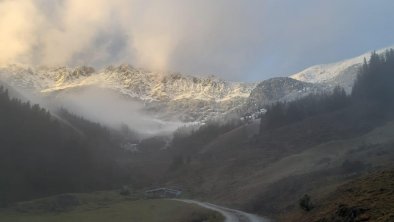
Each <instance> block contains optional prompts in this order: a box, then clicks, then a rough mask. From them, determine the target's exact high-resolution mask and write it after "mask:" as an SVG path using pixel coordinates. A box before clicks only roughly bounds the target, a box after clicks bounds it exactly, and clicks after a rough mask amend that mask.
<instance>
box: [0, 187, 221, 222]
mask: <svg viewBox="0 0 394 222" xmlns="http://www.w3.org/2000/svg"><path fill="white" fill-rule="evenodd" d="M0 221H7V222H22V221H29V222H76V221H83V222H90V221H92V222H101V221H103V222H107V221H117V222H168V221H172V222H199V221H209V222H221V221H223V217H222V215H220V214H219V213H217V212H214V211H211V210H207V209H204V208H201V207H198V206H196V205H193V204H186V203H183V202H178V201H174V200H153V199H152V200H133V199H132V198H130V199H124V198H123V197H121V196H119V195H118V194H116V193H114V192H98V193H93V194H63V195H58V196H54V197H49V198H44V199H39V200H33V201H29V202H24V203H19V204H17V205H15V206H14V207H10V208H6V209H2V210H0Z"/></svg>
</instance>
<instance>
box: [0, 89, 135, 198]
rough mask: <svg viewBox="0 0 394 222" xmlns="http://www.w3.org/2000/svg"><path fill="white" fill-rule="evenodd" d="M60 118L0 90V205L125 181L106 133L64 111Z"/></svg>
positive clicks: (84, 190)
mask: <svg viewBox="0 0 394 222" xmlns="http://www.w3.org/2000/svg"><path fill="white" fill-rule="evenodd" d="M63 117H64V119H66V120H62V121H61V120H59V119H56V118H54V117H53V116H51V114H50V113H49V112H48V111H46V110H45V109H43V108H40V107H39V106H38V105H31V104H29V103H23V102H21V101H20V100H17V99H11V98H10V97H9V95H8V92H7V90H5V89H4V88H3V87H0V206H6V205H7V204H8V203H11V202H14V201H19V200H28V199H32V198H37V197H43V196H48V195H53V194H58V193H65V192H87V191H92V190H98V189H109V188H112V187H113V186H117V185H120V184H122V183H124V182H126V180H127V179H126V178H127V176H128V175H126V174H122V173H121V172H122V170H120V169H119V167H120V166H119V165H118V164H117V162H116V160H115V159H116V156H117V155H119V153H120V149H119V148H118V146H117V144H116V142H115V141H113V140H112V139H111V137H110V135H109V131H108V130H107V129H105V128H104V127H101V126H100V125H99V124H95V123H91V122H89V121H86V120H84V119H82V118H79V117H76V116H73V115H72V114H69V113H66V112H65V111H64V112H63ZM67 122H68V123H67Z"/></svg>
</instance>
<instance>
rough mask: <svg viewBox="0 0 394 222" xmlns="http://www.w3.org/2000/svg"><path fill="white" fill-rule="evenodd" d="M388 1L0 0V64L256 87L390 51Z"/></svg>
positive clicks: (392, 4)
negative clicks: (201, 77) (127, 68)
mask: <svg viewBox="0 0 394 222" xmlns="http://www.w3.org/2000/svg"><path fill="white" fill-rule="evenodd" d="M393 9H394V1H393V0H362V1H361V0H297V1H295V0H193V1H192V0H151V1H150V0H0V15H1V16H0V30H1V32H0V49H1V51H0V63H2V64H7V63H16V62H18V63H28V64H34V65H68V66H75V65H92V66H96V67H103V66H106V65H110V64H120V63H129V64H131V65H134V66H137V67H145V68H149V69H157V70H170V71H179V72H185V73H190V74H199V73H202V74H215V75H218V76H220V77H222V78H225V79H230V80H241V81H256V80H262V79H266V78H269V77H273V76H287V75H289V74H292V73H295V72H297V71H300V70H302V69H303V68H306V67H308V66H311V65H315V64H320V63H330V62H335V61H338V60H342V59H345V58H350V57H353V56H356V55H359V54H362V53H364V52H367V51H370V50H374V49H380V48H384V47H387V46H391V45H393V44H394V13H392V11H393Z"/></svg>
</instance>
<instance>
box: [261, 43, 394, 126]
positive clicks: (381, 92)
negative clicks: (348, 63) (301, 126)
mask: <svg viewBox="0 0 394 222" xmlns="http://www.w3.org/2000/svg"><path fill="white" fill-rule="evenodd" d="M393 86H394V50H393V49H390V50H387V51H386V52H385V53H383V54H381V55H379V54H377V53H375V52H374V53H372V54H371V57H370V59H369V61H368V62H367V61H366V60H364V64H363V66H362V67H361V68H360V70H359V73H358V76H357V79H356V81H355V84H354V87H353V90H352V94H351V95H347V94H346V93H345V91H344V90H343V89H342V88H340V87H336V88H335V89H334V90H333V92H332V93H325V94H312V95H309V96H306V97H304V98H301V99H298V100H296V101H292V102H280V103H276V104H273V105H271V106H270V107H268V109H267V113H266V114H265V116H264V117H263V118H262V119H261V130H262V131H264V130H269V129H274V128H277V127H281V126H285V125H288V124H291V123H294V122H297V121H301V120H303V119H305V118H308V117H312V116H318V115H324V114H325V113H332V112H334V111H338V110H341V109H346V108H349V107H352V109H353V110H354V111H355V112H370V113H371V114H374V115H386V114H387V113H388V112H389V111H390V110H392V109H393V107H394V87H393ZM357 108H359V109H360V110H357Z"/></svg>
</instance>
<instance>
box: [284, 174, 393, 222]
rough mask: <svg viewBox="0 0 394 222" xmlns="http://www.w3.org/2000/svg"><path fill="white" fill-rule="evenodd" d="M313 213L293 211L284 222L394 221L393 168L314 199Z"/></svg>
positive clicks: (285, 217) (286, 216)
mask: <svg viewBox="0 0 394 222" xmlns="http://www.w3.org/2000/svg"><path fill="white" fill-rule="evenodd" d="M314 205H315V206H316V207H315V208H314V209H312V210H311V211H310V212H305V211H301V210H298V211H293V212H291V213H289V214H286V215H285V216H283V218H282V221H294V222H298V221H304V222H316V221H318V222H334V221H335V222H348V221H374V222H390V221H394V171H393V170H390V171H383V172H378V173H373V174H370V175H368V176H364V177H362V178H359V179H357V180H354V181H352V182H349V183H347V184H344V185H342V186H340V187H339V188H338V189H336V190H335V191H334V192H331V193H329V194H328V195H326V196H324V197H323V198H320V199H316V200H314Z"/></svg>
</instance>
